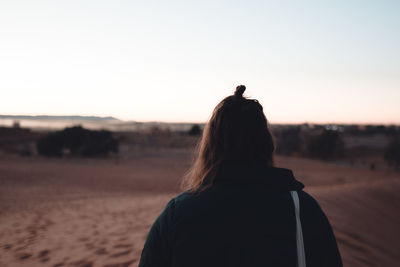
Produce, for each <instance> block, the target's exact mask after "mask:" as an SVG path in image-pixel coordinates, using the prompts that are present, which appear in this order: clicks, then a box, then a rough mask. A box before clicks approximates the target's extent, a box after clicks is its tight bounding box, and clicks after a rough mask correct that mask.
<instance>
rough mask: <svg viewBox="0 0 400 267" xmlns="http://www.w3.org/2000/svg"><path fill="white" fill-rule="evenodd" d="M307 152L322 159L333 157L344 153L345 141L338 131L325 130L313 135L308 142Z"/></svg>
mask: <svg viewBox="0 0 400 267" xmlns="http://www.w3.org/2000/svg"><path fill="white" fill-rule="evenodd" d="M307 152H308V154H309V155H310V156H312V157H316V158H321V159H332V158H337V157H339V156H342V155H343V152H344V142H343V139H342V136H341V135H340V133H339V132H337V131H331V130H324V131H323V132H322V133H320V134H318V135H316V136H311V137H310V138H309V140H308V142H307Z"/></svg>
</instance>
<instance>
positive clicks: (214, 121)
mask: <svg viewBox="0 0 400 267" xmlns="http://www.w3.org/2000/svg"><path fill="white" fill-rule="evenodd" d="M245 90H246V87H245V86H244V85H239V86H238V87H236V91H235V93H234V94H233V95H231V96H228V97H226V98H224V99H223V100H222V101H221V102H220V103H219V104H218V105H217V106H216V107H215V109H214V111H213V113H212V116H211V118H210V120H209V122H208V123H207V125H206V127H205V129H204V131H203V136H202V138H201V140H200V143H199V151H198V155H197V159H196V161H195V163H194V164H193V166H192V168H191V170H190V171H189V173H188V174H187V175H186V177H185V179H184V182H183V186H184V188H185V189H189V190H190V191H198V190H201V189H204V188H207V187H209V186H211V185H212V183H213V181H214V179H215V175H216V173H217V172H218V169H219V167H220V166H221V164H223V163H226V162H231V163H237V164H241V163H251V162H258V163H264V164H266V165H271V166H272V165H273V151H274V142H273V138H272V134H271V132H270V131H269V129H268V123H267V119H266V117H265V115H264V112H263V107H262V106H261V104H260V103H259V102H258V101H257V100H254V99H248V98H246V97H243V93H244V91H245Z"/></svg>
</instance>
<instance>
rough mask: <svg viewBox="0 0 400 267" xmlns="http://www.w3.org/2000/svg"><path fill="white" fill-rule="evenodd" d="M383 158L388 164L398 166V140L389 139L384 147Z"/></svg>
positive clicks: (399, 144)
mask: <svg viewBox="0 0 400 267" xmlns="http://www.w3.org/2000/svg"><path fill="white" fill-rule="evenodd" d="M384 159H385V161H386V162H387V163H388V165H389V166H393V167H395V168H396V169H398V168H400V140H399V139H397V140H393V141H391V142H390V143H389V144H388V145H387V147H386V148H385V154H384Z"/></svg>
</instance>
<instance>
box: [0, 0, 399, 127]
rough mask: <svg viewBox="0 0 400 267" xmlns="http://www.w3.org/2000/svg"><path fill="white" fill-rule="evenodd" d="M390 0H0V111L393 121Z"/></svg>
mask: <svg viewBox="0 0 400 267" xmlns="http://www.w3.org/2000/svg"><path fill="white" fill-rule="evenodd" d="M399 14H400V1H396V0H394V1H385V0H381V1H372V0H371V1H368V0H360V1H354V0H346V1H341V0H335V1H329V0H327V1H284V0H282V1H266V0H264V1H252V0H245V1H234V0H232V1H225V0H221V1H215V0H213V1H208V0H203V1H191V0H185V1H174V0H169V1H161V0H160V1H153V0H146V1H132V0H131V1H127V0H126V1H125V0H124V1H122V0H113V1H101V0H96V1H86V0H70V1H54V0H53V1H40V0H35V1H31V0H29V1H21V0H8V1H7V0H2V1H0V114H6V115H8V114H9V115H11V114H15V115H22V114H23V115H42V114H47V115H97V116H114V117H117V118H119V119H123V120H136V121H167V122H204V121H206V120H207V119H208V118H209V117H210V115H211V112H212V110H213V109H214V107H215V105H216V104H218V102H219V101H220V100H222V98H224V97H226V96H228V95H231V94H232V93H233V91H234V89H235V87H236V86H237V85H239V84H244V85H246V87H247V90H246V92H245V95H246V96H248V97H250V98H255V99H258V100H259V101H260V102H261V104H262V105H263V107H264V111H265V113H266V116H267V118H268V119H269V121H270V122H272V123H303V122H310V123H325V122H333V123H379V124H381V123H382V124H391V123H397V124H399V123H400V104H399V103H400V49H399V47H400V16H399Z"/></svg>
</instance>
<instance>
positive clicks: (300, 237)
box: [290, 191, 306, 267]
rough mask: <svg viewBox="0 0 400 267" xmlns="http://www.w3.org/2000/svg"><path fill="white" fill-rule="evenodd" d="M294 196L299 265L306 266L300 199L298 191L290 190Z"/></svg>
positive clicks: (299, 266) (298, 266)
mask: <svg viewBox="0 0 400 267" xmlns="http://www.w3.org/2000/svg"><path fill="white" fill-rule="evenodd" d="M290 194H291V195H292V198H293V203H294V209H295V213H296V243H297V267H306V254H305V252H304V241H303V231H302V228H301V221H300V201H299V196H298V194H297V191H290Z"/></svg>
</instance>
